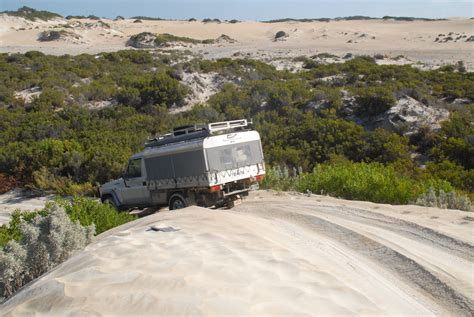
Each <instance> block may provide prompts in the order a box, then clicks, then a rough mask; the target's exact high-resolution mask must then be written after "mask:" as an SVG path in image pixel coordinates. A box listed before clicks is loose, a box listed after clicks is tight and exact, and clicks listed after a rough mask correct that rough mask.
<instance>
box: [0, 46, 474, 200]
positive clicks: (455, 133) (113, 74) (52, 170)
mask: <svg viewBox="0 0 474 317" xmlns="http://www.w3.org/2000/svg"><path fill="white" fill-rule="evenodd" d="M318 58H320V57H318V56H314V57H313V58H305V59H304V60H305V61H306V62H305V67H306V69H305V70H303V71H301V72H297V73H291V72H289V71H277V70H275V68H274V67H273V66H271V65H268V64H265V63H262V62H258V61H255V60H248V59H235V60H233V59H220V60H217V61H208V60H201V59H192V58H190V56H184V55H183V53H171V54H160V53H156V52H146V51H120V52H114V53H102V54H98V55H95V56H91V55H87V54H82V55H78V56H68V55H65V56H59V57H55V56H46V55H44V54H42V53H39V52H35V51H32V52H28V53H26V54H2V55H0V117H1V118H2V120H1V121H0V175H2V174H3V175H4V176H2V177H3V178H4V179H7V178H8V180H9V183H12V184H13V183H14V184H16V185H17V184H23V186H29V187H34V188H39V189H43V190H52V191H55V192H57V193H60V194H81V193H88V194H94V193H95V186H96V185H97V184H98V183H101V182H105V181H107V180H109V179H111V178H115V177H117V176H118V175H120V173H121V172H122V169H123V167H124V165H125V163H126V161H127V159H128V157H129V156H130V155H131V154H132V153H134V152H137V151H140V150H141V149H142V148H143V141H144V140H145V139H146V137H147V136H152V135H154V134H156V133H161V132H165V131H167V130H168V129H170V128H171V127H172V126H176V125H182V124H186V123H196V122H209V121H218V120H224V119H237V118H244V117H245V118H253V120H254V124H255V127H256V128H257V129H258V131H259V132H260V133H261V136H262V141H263V147H264V152H265V157H266V161H267V164H268V165H269V166H286V167H288V168H289V169H290V170H292V169H293V168H295V169H297V170H298V169H301V170H302V172H303V173H310V172H312V171H313V170H314V171H315V173H316V174H315V175H319V174H324V173H329V174H327V175H332V176H331V177H334V179H335V180H334V183H336V180H337V177H336V176H337V175H346V174H347V173H349V172H354V173H355V175H359V174H357V173H356V171H359V170H360V171H364V173H369V174H373V175H372V176H373V177H376V175H380V177H386V178H387V179H388V180H390V182H392V181H393V182H394V183H393V184H394V185H393V187H391V188H392V189H393V188H402V189H403V190H401V191H400V192H399V193H389V191H390V190H391V188H390V187H381V189H380V190H381V191H382V192H383V191H385V193H386V194H383V193H374V192H372V187H371V186H368V185H367V184H378V183H374V182H375V178H370V177H372V176H369V179H367V182H368V183H366V184H365V185H364V184H362V183H360V185H357V184H356V185H354V186H360V187H361V188H363V186H365V190H359V189H358V190H356V191H355V192H353V191H352V190H351V191H346V192H335V193H334V194H336V195H339V196H343V197H348V198H351V199H371V200H375V201H382V202H391V203H406V202H409V201H414V200H415V199H416V196H417V195H419V194H422V193H423V191H427V190H428V188H429V187H430V186H432V187H434V188H435V189H436V190H439V189H443V190H444V191H449V190H452V189H454V190H456V191H459V192H463V193H466V194H469V195H472V193H473V192H474V182H473V179H474V161H473V158H474V145H473V141H472V135H474V127H473V125H472V121H473V114H474V107H473V105H472V102H473V100H474V74H473V73H468V72H460V71H458V69H457V68H455V67H454V68H449V67H445V68H442V69H440V70H434V71H421V70H418V69H416V68H413V67H410V66H393V65H386V66H379V65H376V64H375V62H374V60H373V59H372V58H368V57H358V58H354V59H350V60H348V61H346V62H345V63H341V64H322V63H320V62H319V59H318ZM183 72H196V73H211V72H212V73H216V74H218V76H220V77H222V78H224V79H225V80H226V81H227V82H228V83H227V84H225V85H224V87H223V88H222V90H221V92H219V93H217V94H216V95H214V96H212V97H211V98H210V100H209V101H208V104H207V105H197V106H195V107H194V108H193V109H192V110H191V111H188V112H184V113H180V114H176V115H171V114H169V112H168V109H170V108H172V107H179V106H180V105H182V104H183V103H184V101H185V98H186V96H187V94H188V93H189V89H188V88H187V87H186V86H184V85H183V84H182V83H181V82H180V79H181V78H182V74H183ZM330 76H332V77H333V78H334V79H333V80H331V81H328V80H325V78H327V77H330ZM31 89H37V90H40V91H41V94H40V95H39V96H37V97H35V98H32V100H26V101H25V100H24V99H22V98H19V97H18V96H17V95H16V93H17V92H20V91H23V92H25V91H26V92H28V91H29V90H31ZM344 96H351V97H353V99H354V103H355V104H356V105H357V107H356V109H355V114H356V115H358V116H363V117H366V118H371V117H374V116H376V115H378V114H380V113H383V112H384V111H385V110H386V109H388V108H390V107H391V106H393V105H394V104H395V102H396V101H397V99H398V98H400V97H401V96H410V97H412V98H415V99H416V100H418V101H420V102H422V103H423V104H425V105H426V106H428V107H445V108H448V109H449V110H450V111H451V118H450V120H448V121H446V122H444V123H443V124H442V129H441V130H440V131H439V132H433V131H432V130H430V129H429V128H426V129H424V128H423V129H420V130H419V131H418V132H417V133H415V134H411V135H404V134H403V132H404V131H394V132H391V131H387V130H384V129H376V130H367V129H364V127H363V126H361V125H359V124H357V123H356V122H354V121H352V120H348V119H347V118H346V117H345V116H344V115H343V114H342V108H343V104H344V102H345V101H344V98H345V97H344ZM456 99H458V100H460V99H462V100H468V101H469V102H470V103H471V104H466V103H464V104H462V105H460V104H459V103H453V104H451V103H452V102H453V101H454V100H456ZM103 103H105V104H106V105H108V106H105V107H104V106H99V105H101V104H103ZM315 103H321V104H324V107H322V108H314V107H312V106H311V105H312V104H315ZM414 153H416V155H415V156H414V155H413V154H414ZM336 156H337V157H344V159H346V160H348V161H349V163H347V164H345V165H344V164H343V165H337V166H333V164H336V163H335V161H334V157H336ZM351 162H352V163H351ZM351 164H356V165H351ZM421 165H424V166H425V167H420V166H421ZM344 170H346V171H344ZM331 173H332V174H331ZM345 173H346V174H345ZM360 175H363V174H360ZM315 177H316V178H318V176H315ZM377 177H378V176H377ZM0 179H1V178H0ZM330 179H331V178H328V179H327V181H326V182H323V179H321V180H320V181H318V182H315V180H312V181H311V182H310V181H308V183H307V185H305V186H306V187H307V188H306V189H309V190H311V191H314V192H319V191H320V189H323V190H324V191H325V192H332V189H331V188H332V187H331V186H332V185H331V184H333V183H332V181H331V180H330ZM361 182H364V180H362V179H361ZM388 184H390V183H386V185H388ZM396 184H400V186H398V185H396ZM395 185H396V186H395ZM438 185H439V186H438ZM306 189H304V190H306ZM301 190H303V188H301ZM471 197H472V196H471Z"/></svg>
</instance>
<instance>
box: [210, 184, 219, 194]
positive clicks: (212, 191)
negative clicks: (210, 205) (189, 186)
mask: <svg viewBox="0 0 474 317" xmlns="http://www.w3.org/2000/svg"><path fill="white" fill-rule="evenodd" d="M221 189H222V187H221V185H214V186H211V187H210V188H209V190H210V191H211V193H214V192H218V191H220V190H221Z"/></svg>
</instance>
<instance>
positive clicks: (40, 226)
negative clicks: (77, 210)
mask: <svg viewBox="0 0 474 317" xmlns="http://www.w3.org/2000/svg"><path fill="white" fill-rule="evenodd" d="M94 232H95V228H94V226H93V225H92V226H87V227H83V226H81V225H80V224H79V222H78V221H76V222H72V221H71V220H70V219H69V217H68V215H67V214H66V212H65V210H64V208H61V207H59V206H57V205H56V206H52V207H51V208H50V209H49V211H48V214H47V215H46V216H41V215H36V216H35V217H34V218H33V219H32V220H31V221H29V222H22V223H21V224H20V234H21V240H20V241H19V242H17V241H15V240H11V241H10V242H8V243H7V245H6V246H5V247H4V248H3V250H1V251H0V276H1V277H2V280H1V281H0V292H1V293H2V295H3V296H5V297H10V296H11V295H13V294H14V293H15V292H16V291H18V290H19V289H20V288H21V287H22V286H23V285H25V284H27V283H28V282H30V281H32V280H34V279H35V278H37V277H39V276H41V275H42V274H44V273H46V272H47V271H49V270H51V269H52V268H53V267H55V266H57V265H59V264H60V263H62V262H64V261H65V260H67V259H68V258H69V257H70V256H71V255H72V254H73V253H74V252H75V251H77V250H81V249H83V248H84V247H85V246H86V245H87V244H89V243H90V242H91V240H92V237H93V235H94Z"/></svg>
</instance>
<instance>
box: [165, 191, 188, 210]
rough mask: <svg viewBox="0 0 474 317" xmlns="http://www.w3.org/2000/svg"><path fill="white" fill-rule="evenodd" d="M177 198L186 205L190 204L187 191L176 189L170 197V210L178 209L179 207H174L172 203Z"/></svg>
mask: <svg viewBox="0 0 474 317" xmlns="http://www.w3.org/2000/svg"><path fill="white" fill-rule="evenodd" d="M175 200H181V201H182V203H183V204H184V207H187V206H189V204H188V202H187V198H186V195H185V193H184V192H182V191H176V192H173V193H171V194H170V195H169V198H168V207H169V209H170V210H175V209H178V208H173V207H172V204H173V202H174V201H175ZM184 207H181V208H184Z"/></svg>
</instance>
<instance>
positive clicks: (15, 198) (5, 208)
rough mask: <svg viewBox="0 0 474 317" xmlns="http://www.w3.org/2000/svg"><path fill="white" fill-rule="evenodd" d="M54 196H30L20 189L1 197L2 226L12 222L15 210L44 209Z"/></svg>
mask: <svg viewBox="0 0 474 317" xmlns="http://www.w3.org/2000/svg"><path fill="white" fill-rule="evenodd" d="M52 199H53V196H42V197H36V196H28V195H25V193H24V192H23V191H22V190H20V189H15V190H11V191H9V192H8V193H5V194H2V195H0V225H2V224H4V223H8V222H9V221H10V214H11V213H12V212H13V211H15V210H36V209H42V208H43V207H44V206H45V204H46V202H47V201H48V200H52Z"/></svg>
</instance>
